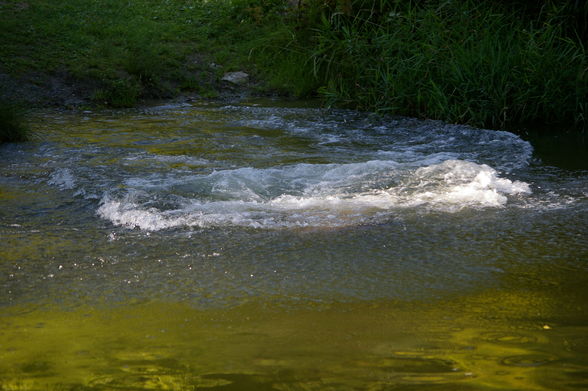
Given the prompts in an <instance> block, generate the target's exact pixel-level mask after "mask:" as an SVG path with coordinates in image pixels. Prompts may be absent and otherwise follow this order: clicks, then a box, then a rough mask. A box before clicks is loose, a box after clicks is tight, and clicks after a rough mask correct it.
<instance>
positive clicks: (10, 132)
mask: <svg viewBox="0 0 588 391" xmlns="http://www.w3.org/2000/svg"><path fill="white" fill-rule="evenodd" d="M24 114H25V113H24V110H23V109H22V107H20V106H19V105H16V104H14V103H9V102H5V101H0V144H1V143H3V142H18V141H26V140H27V139H28V131H29V130H28V127H27V125H26V124H25V122H24V116H25V115H24Z"/></svg>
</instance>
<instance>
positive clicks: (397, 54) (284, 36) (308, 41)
mask: <svg viewBox="0 0 588 391" xmlns="http://www.w3.org/2000/svg"><path fill="white" fill-rule="evenodd" d="M566 4H567V2H558V1H550V2H545V3H544V4H543V5H542V6H541V7H539V6H537V7H528V6H525V5H523V4H518V3H517V2H505V1H498V0H497V1H495V2H492V3H490V2H488V3H484V4H483V5H481V4H474V3H473V2H459V3H453V2H440V1H430V2H427V3H422V4H421V3H418V4H413V3H412V2H404V1H396V0H388V1H383V2H379V3H378V4H375V3H374V4H372V3H369V2H366V1H360V0H353V1H352V0H349V1H333V2H316V1H310V0H309V1H306V2H301V3H297V4H296V5H292V4H290V3H289V2H286V1H282V0H232V1H229V0H221V1H214V2H200V1H185V0H173V1H166V2H156V1H151V0H142V1H135V2H131V3H129V2H127V3H120V2H118V1H115V0H94V1H90V0H67V1H63V2H52V1H48V0H39V1H35V2H26V1H21V2H16V1H4V2H0V25H2V26H3V27H2V29H3V34H2V35H1V38H0V58H1V62H0V98H2V97H3V98H4V99H7V100H9V101H10V102H15V101H16V102H22V104H23V105H25V106H27V107H47V106H53V107H62V108H85V107H91V106H108V107H133V106H136V105H139V104H142V103H144V102H146V101H149V100H154V99H155V100H158V99H159V100H161V99H172V98H177V97H180V96H184V97H185V98H186V99H194V98H204V99H208V98H218V97H226V96H240V95H244V94H249V95H251V94H275V93H279V94H286V95H295V96H299V97H308V96H320V97H321V98H323V99H324V102H325V103H326V104H328V105H332V106H339V107H351V108H356V109H361V110H367V111H376V112H380V113H387V114H398V115H408V116H413V117H417V118H434V119H441V120H444V121H446V122H452V123H467V124H470V125H474V126H478V127H486V128H494V129H509V130H520V129H523V128H527V129H528V128H533V127H535V126H537V125H538V124H540V125H541V126H542V127H545V126H556V127H558V128H563V129H571V128H573V129H580V130H581V129H585V128H586V123H587V117H588V114H587V113H586V110H587V109H588V108H587V106H586V102H587V101H588V71H587V70H588V60H587V55H586V48H585V47H584V46H583V45H582V44H581V42H582V40H583V38H585V36H586V26H585V24H586V23H585V21H584V22H582V20H585V18H582V15H586V14H587V13H588V7H584V6H581V5H580V6H578V5H576V6H575V7H576V8H573V7H574V6H570V5H566ZM570 7H572V8H570ZM582 7H584V8H582ZM234 71H244V72H246V73H247V74H248V75H249V79H248V81H247V82H245V83H243V84H241V85H236V84H233V83H230V82H227V81H224V80H223V77H224V75H226V74H227V73H228V72H234Z"/></svg>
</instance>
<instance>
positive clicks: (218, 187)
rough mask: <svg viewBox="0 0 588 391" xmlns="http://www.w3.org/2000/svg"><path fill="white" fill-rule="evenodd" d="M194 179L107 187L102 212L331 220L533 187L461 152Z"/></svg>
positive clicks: (161, 225) (125, 218) (262, 224)
mask: <svg viewBox="0 0 588 391" xmlns="http://www.w3.org/2000/svg"><path fill="white" fill-rule="evenodd" d="M186 181H187V184H186V186H188V187H193V188H194V189H195V193H194V194H196V193H198V195H197V196H194V195H192V196H186V195H183V196H179V195H178V194H177V192H174V193H171V194H167V195H166V194H164V193H159V192H157V191H155V190H154V189H153V188H149V187H147V188H145V187H143V188H142V189H141V190H139V189H137V190H133V189H129V190H127V191H126V193H124V194H122V195H121V196H118V197H115V196H111V195H106V196H105V197H104V198H103V200H102V202H101V205H100V207H99V209H98V215H99V216H101V217H102V218H105V219H107V220H110V221H111V222H112V223H113V224H115V225H122V226H126V227H130V228H140V229H143V230H148V231H156V230H161V229H166V228H173V227H182V226H184V227H214V226H248V227H254V228H284V227H308V226H316V227H329V226H344V225H356V224H364V223H370V222H376V221H381V220H382V219H384V220H385V219H387V218H391V216H393V215H394V214H395V213H398V212H400V211H401V210H403V209H407V208H421V209H422V208H426V209H429V210H430V209H432V210H438V211H445V212H456V211H458V210H461V209H464V208H487V207H502V206H504V205H505V204H506V203H507V202H508V199H509V196H517V195H526V194H529V193H530V192H531V191H530V188H529V185H528V184H526V183H524V182H520V181H511V180H509V179H506V178H500V177H499V176H498V173H497V172H496V170H494V169H493V168H491V167H489V166H487V165H480V164H476V163H472V162H467V161H460V160H447V161H444V162H442V163H439V164H434V165H430V166H427V167H421V168H418V169H414V168H410V167H408V168H407V167H404V166H402V165H399V164H398V163H396V162H394V161H368V162H363V163H351V164H324V165H320V164H314V165H313V164H298V165H294V166H288V167H282V168H269V169H255V168H251V167H249V168H240V169H236V170H225V171H218V172H214V173H212V174H209V175H203V176H191V177H189V178H187V180H186ZM136 184H139V181H137V182H136ZM174 185H175V186H177V181H174ZM196 188H198V189H199V191H198V192H197V191H196ZM172 190H173V188H172ZM161 198H163V199H164V202H160V201H161ZM158 202H159V203H158Z"/></svg>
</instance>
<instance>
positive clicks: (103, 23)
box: [0, 0, 273, 107]
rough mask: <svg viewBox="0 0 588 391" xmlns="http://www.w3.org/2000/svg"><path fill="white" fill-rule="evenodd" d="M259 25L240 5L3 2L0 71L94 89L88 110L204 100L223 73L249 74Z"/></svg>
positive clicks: (262, 17) (145, 0) (255, 13)
mask: <svg viewBox="0 0 588 391" xmlns="http://www.w3.org/2000/svg"><path fill="white" fill-rule="evenodd" d="M264 1H265V0H264ZM255 4H258V2H255ZM259 4H262V2H259ZM268 4H272V3H268ZM255 6H256V5H255ZM265 7H266V8H267V9H269V8H271V7H273V5H272V6H271V7H270V5H266V6H265ZM268 7H269V8H268ZM267 19H268V17H267V15H266V11H264V8H259V9H257V8H255V7H254V5H252V4H248V3H246V2H240V3H239V2H230V1H217V2H214V4H211V3H206V2H202V1H192V0H163V1H160V0H137V1H119V0H64V1H53V0H35V1H30V2H21V1H15V0H8V1H4V2H0V26H1V27H0V28H1V30H2V34H1V35H0V69H3V70H4V71H5V72H7V73H9V74H12V75H14V76H16V77H18V76H22V75H26V74H31V73H33V74H47V75H51V74H56V73H59V72H64V71H65V72H67V73H68V74H69V75H71V77H73V78H75V79H77V80H79V81H80V82H89V84H92V83H94V84H95V88H94V93H93V98H94V101H95V103H97V104H107V105H110V106H117V107H126V106H133V105H135V104H136V103H137V101H138V99H140V98H167V97H172V96H175V95H177V94H179V93H181V92H182V90H202V91H204V92H205V93H207V94H211V92H210V91H211V90H214V85H215V83H217V82H218V79H219V78H220V77H221V76H222V72H223V71H230V70H235V69H243V68H251V69H252V70H254V68H255V67H254V66H253V64H252V63H251V61H250V59H249V53H248V50H250V47H248V45H249V42H250V39H249V38H250V37H251V36H252V35H260V34H263V33H264V31H266V30H267V29H268V28H270V27H269V26H268V25H266V24H264V23H265V21H266V20H267ZM211 62H217V63H222V64H223V65H224V66H225V67H224V68H223V70H214V69H211V68H210V67H209V64H210V63H211Z"/></svg>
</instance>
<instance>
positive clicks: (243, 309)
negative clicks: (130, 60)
mask: <svg viewBox="0 0 588 391" xmlns="http://www.w3.org/2000/svg"><path fill="white" fill-rule="evenodd" d="M33 128H34V134H33V141H31V142H28V143H25V144H20V145H16V144H7V145H3V146H0V201H1V203H2V208H0V288H1V289H2V292H1V294H0V305H1V307H0V308H1V310H2V312H1V314H0V315H2V318H1V319H2V323H0V326H2V329H1V330H3V331H1V332H0V389H59V390H64V389H88V390H106V389H174V390H175V389H177V390H195V389H205V390H225V389H226V390H229V389H239V390H289V389H292V390H303V389H304V390H315V389H316V390H322V389H329V390H330V389H336V390H347V389H349V390H352V389H353V390H364V389H365V390H368V389H369V390H387V389H392V388H393V389H396V387H398V388H399V389H405V388H402V387H406V389H411V390H413V389H423V390H428V389H431V387H434V389H439V390H454V389H464V390H470V389H471V390H477V389H484V390H492V389H497V390H498V389H500V390H503V389H513V390H514V389H517V390H527V389H528V390H550V389H562V390H566V389H581V388H582V387H588V383H586V378H587V377H586V374H587V373H588V361H586V359H585V357H588V340H587V339H586V335H588V330H587V329H586V324H587V323H586V322H588V309H587V305H586V303H587V302H588V288H587V287H588V239H587V237H588V170H587V168H588V164H584V163H582V164H580V167H579V168H574V169H567V168H563V167H557V165H550V164H549V163H548V162H546V161H545V160H544V159H543V156H541V154H537V152H536V151H535V150H534V148H533V146H532V145H531V144H530V143H529V142H528V141H525V140H523V139H522V138H520V137H519V136H517V135H514V134H512V133H508V132H503V131H494V130H483V129H475V128H471V127H467V126H458V125H450V124H445V123H442V122H438V121H419V120H415V119H407V118H386V117H376V116H372V115H369V114H366V113H359V112H354V111H344V110H324V109H317V108H312V107H304V106H301V105H294V104H282V105H281V106H279V107H276V102H273V101H261V100H260V101H250V102H244V103H234V104H212V103H198V104H196V103H195V104H170V105H165V106H156V107H150V108H144V109H135V110H123V111H87V112H83V113H67V112H42V113H39V114H38V115H37V116H36V117H35V119H34V122H33ZM585 159H586V157H585V156H584V158H582V157H581V156H580V158H579V159H578V161H580V162H581V161H582V160H584V161H586V160H585ZM88 319H90V320H88ZM48 335H51V338H48V337H47V336H48ZM73 340H75V341H76V342H75V346H73V345H72V342H71V341H73ZM39 357H40V358H39ZM60 357H61V358H65V359H63V360H61V359H60ZM27 387H28V388H27ZM76 387H78V388H76ZM79 387H82V388H79ZM231 387H232V388H231ZM391 387H392V388H391ZM456 387H457V388H456ZM554 387H555V388H554Z"/></svg>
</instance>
